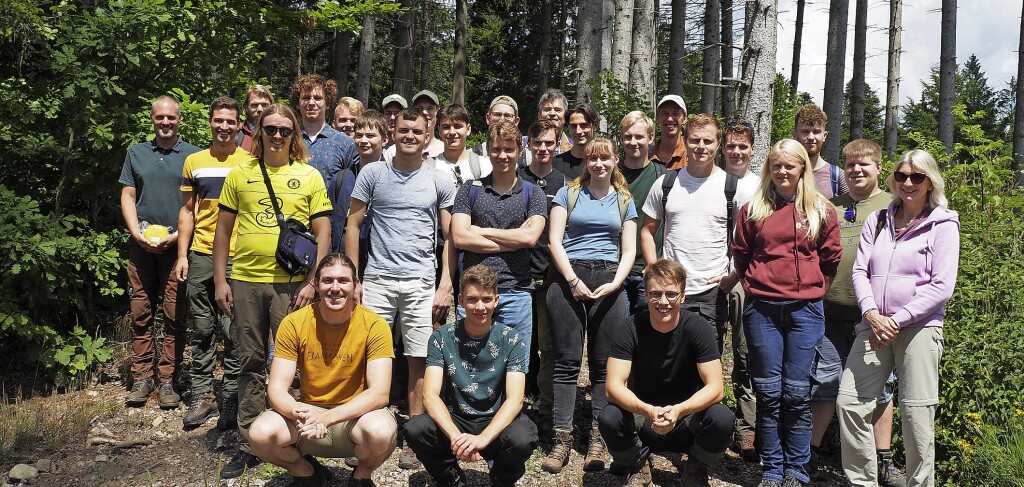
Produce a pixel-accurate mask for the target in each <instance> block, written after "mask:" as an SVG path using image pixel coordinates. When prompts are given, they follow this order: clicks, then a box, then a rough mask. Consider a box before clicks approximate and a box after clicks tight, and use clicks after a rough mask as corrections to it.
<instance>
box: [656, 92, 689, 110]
mask: <svg viewBox="0 0 1024 487" xmlns="http://www.w3.org/2000/svg"><path fill="white" fill-rule="evenodd" d="M666 102H672V103H675V104H676V105H679V108H682V109H683V113H688V112H687V111H686V102H684V101H683V97H681V96H679V95H665V96H663V97H661V100H658V108H661V106H662V105H664V104H665V103H666Z"/></svg>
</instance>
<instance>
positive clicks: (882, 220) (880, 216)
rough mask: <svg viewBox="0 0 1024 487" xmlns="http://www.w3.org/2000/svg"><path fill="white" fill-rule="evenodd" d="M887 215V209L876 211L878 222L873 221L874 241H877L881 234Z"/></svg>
mask: <svg viewBox="0 0 1024 487" xmlns="http://www.w3.org/2000/svg"><path fill="white" fill-rule="evenodd" d="M887 213H889V209H888V208H882V209H881V210H878V220H877V221H875V240H878V236H879V235H881V234H882V229H883V228H885V216H886V214H887Z"/></svg>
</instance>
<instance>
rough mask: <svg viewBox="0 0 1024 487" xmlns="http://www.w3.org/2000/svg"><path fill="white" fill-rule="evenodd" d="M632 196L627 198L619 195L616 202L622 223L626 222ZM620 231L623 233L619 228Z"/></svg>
mask: <svg viewBox="0 0 1024 487" xmlns="http://www.w3.org/2000/svg"><path fill="white" fill-rule="evenodd" d="M630 199H632V197H631V196H626V195H624V194H622V193H617V196H616V198H615V200H616V201H617V202H618V204H619V221H620V222H622V223H625V222H626V213H627V212H629V200H630ZM619 231H620V232H621V231H622V227H621V226H620V227H619Z"/></svg>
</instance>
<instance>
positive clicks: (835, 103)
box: [821, 0, 850, 164]
mask: <svg viewBox="0 0 1024 487" xmlns="http://www.w3.org/2000/svg"><path fill="white" fill-rule="evenodd" d="M829 4H830V5H829V14H828V47H827V50H826V53H827V54H826V59H825V93H824V94H823V98H824V99H823V100H822V103H821V109H822V110H824V111H825V114H826V115H828V123H827V124H826V125H825V130H827V131H828V133H829V134H830V135H831V137H828V138H826V139H825V145H824V147H822V151H821V156H822V157H824V158H825V160H826V161H828V162H830V163H833V164H835V163H837V162H839V148H840V145H841V142H842V141H841V140H840V139H841V134H842V131H843V89H844V88H845V86H844V83H843V78H844V75H845V74H846V28H847V26H848V25H849V19H850V2H849V0H831V1H830V2H829Z"/></svg>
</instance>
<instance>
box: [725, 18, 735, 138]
mask: <svg viewBox="0 0 1024 487" xmlns="http://www.w3.org/2000/svg"><path fill="white" fill-rule="evenodd" d="M732 43H733V33H732V0H722V84H723V85H725V86H724V87H723V88H722V118H724V119H725V121H726V122H731V121H733V120H734V118H733V116H734V113H733V112H734V111H735V110H736V88H735V84H734V83H733V81H732V78H733V76H735V73H734V72H733V62H734V61H733V59H734V56H733V47H732Z"/></svg>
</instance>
